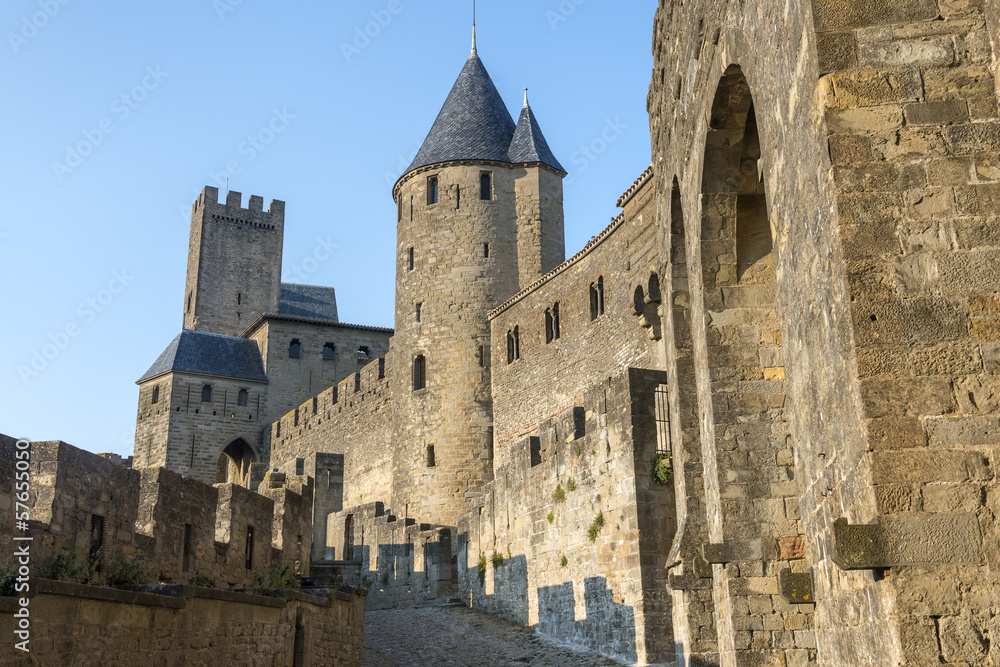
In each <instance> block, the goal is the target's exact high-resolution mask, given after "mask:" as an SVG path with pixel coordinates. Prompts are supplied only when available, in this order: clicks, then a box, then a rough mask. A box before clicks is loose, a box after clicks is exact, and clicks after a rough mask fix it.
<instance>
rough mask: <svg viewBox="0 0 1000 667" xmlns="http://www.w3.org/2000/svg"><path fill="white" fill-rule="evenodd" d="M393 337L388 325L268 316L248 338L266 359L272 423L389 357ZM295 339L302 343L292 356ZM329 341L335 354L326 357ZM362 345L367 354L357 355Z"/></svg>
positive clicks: (265, 365) (265, 366) (265, 368)
mask: <svg viewBox="0 0 1000 667" xmlns="http://www.w3.org/2000/svg"><path fill="white" fill-rule="evenodd" d="M391 336H392V331H391V330H390V329H379V328H376V327H360V326H353V325H349V324H338V325H324V324H319V323H316V322H310V321H308V320H306V321H303V320H302V319H301V318H298V319H296V318H285V317H282V316H277V317H269V318H267V319H266V320H265V321H264V322H263V323H262V324H261V325H260V326H259V327H258V328H257V329H255V330H252V331H251V332H250V334H249V337H250V338H253V339H254V340H255V341H257V346H258V347H259V348H260V351H261V357H262V358H263V360H264V371H265V372H266V373H267V383H268V384H267V389H268V406H269V408H270V410H271V413H270V414H271V421H273V420H274V419H277V418H279V417H281V416H282V415H284V414H285V413H287V412H288V411H290V410H293V409H295V408H296V407H297V406H299V405H300V404H302V403H303V402H304V401H306V400H308V399H310V398H312V397H313V396H315V395H317V394H319V393H320V392H321V391H324V390H326V389H328V388H330V387H332V386H334V385H335V384H337V383H338V382H340V381H341V380H343V379H344V378H346V377H348V376H350V375H353V374H354V373H356V372H358V371H359V370H361V369H362V368H364V367H365V366H367V365H368V364H369V363H370V362H371V361H372V360H373V359H377V358H379V357H382V356H385V354H386V352H388V351H389V338H390V337H391ZM293 339H294V340H298V341H299V354H298V356H297V357H291V356H290V355H289V345H290V344H291V342H292V340H293ZM328 343H329V344H332V345H333V347H334V352H333V356H332V357H325V356H323V348H324V346H325V345H326V344H328ZM362 346H364V347H366V348H368V351H369V352H368V355H367V356H359V355H358V350H359V349H360V348H361V347H362Z"/></svg>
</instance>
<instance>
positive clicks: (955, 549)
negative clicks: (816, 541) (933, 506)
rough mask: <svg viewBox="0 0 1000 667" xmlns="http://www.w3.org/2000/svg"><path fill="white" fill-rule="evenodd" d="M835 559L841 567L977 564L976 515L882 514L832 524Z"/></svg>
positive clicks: (979, 546)
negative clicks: (872, 520)
mask: <svg viewBox="0 0 1000 667" xmlns="http://www.w3.org/2000/svg"><path fill="white" fill-rule="evenodd" d="M833 541H834V548H835V549H836V554H835V555H834V557H833V561H834V562H835V563H836V564H837V565H839V566H840V567H841V568H842V569H845V570H865V569H873V568H884V567H905V566H914V565H963V564H971V565H978V564H980V563H981V562H982V560H983V556H982V537H981V534H980V532H979V522H978V521H977V520H976V515H975V514H920V515H902V516H880V517H878V521H877V523H874V524H861V525H851V524H850V523H849V522H848V520H847V519H846V518H843V517H842V518H840V519H837V520H836V521H835V522H834V524H833Z"/></svg>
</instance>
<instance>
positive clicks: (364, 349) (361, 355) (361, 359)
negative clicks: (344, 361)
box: [355, 345, 371, 366]
mask: <svg viewBox="0 0 1000 667" xmlns="http://www.w3.org/2000/svg"><path fill="white" fill-rule="evenodd" d="M369 352H370V351H369V349H368V346H367V345H362V346H361V347H359V348H358V351H357V352H356V353H355V354H357V357H358V365H359V366H364V365H365V364H367V363H368V362H369V361H370V360H371V357H370V356H369Z"/></svg>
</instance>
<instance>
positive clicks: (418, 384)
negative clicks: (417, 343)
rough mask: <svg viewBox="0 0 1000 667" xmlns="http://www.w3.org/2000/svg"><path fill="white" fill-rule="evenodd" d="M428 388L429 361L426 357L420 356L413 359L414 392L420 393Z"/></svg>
mask: <svg viewBox="0 0 1000 667" xmlns="http://www.w3.org/2000/svg"><path fill="white" fill-rule="evenodd" d="M426 386H427V361H426V360H425V359H424V355H422V354H418V355H417V356H416V357H414V358H413V391H418V390H420V389H423V388H425V387H426Z"/></svg>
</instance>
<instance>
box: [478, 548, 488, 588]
mask: <svg viewBox="0 0 1000 667" xmlns="http://www.w3.org/2000/svg"><path fill="white" fill-rule="evenodd" d="M476 569H478V570H479V571H478V572H477V575H478V576H479V585H480V586H485V585H486V554H479V563H478V564H477V566H476Z"/></svg>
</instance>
